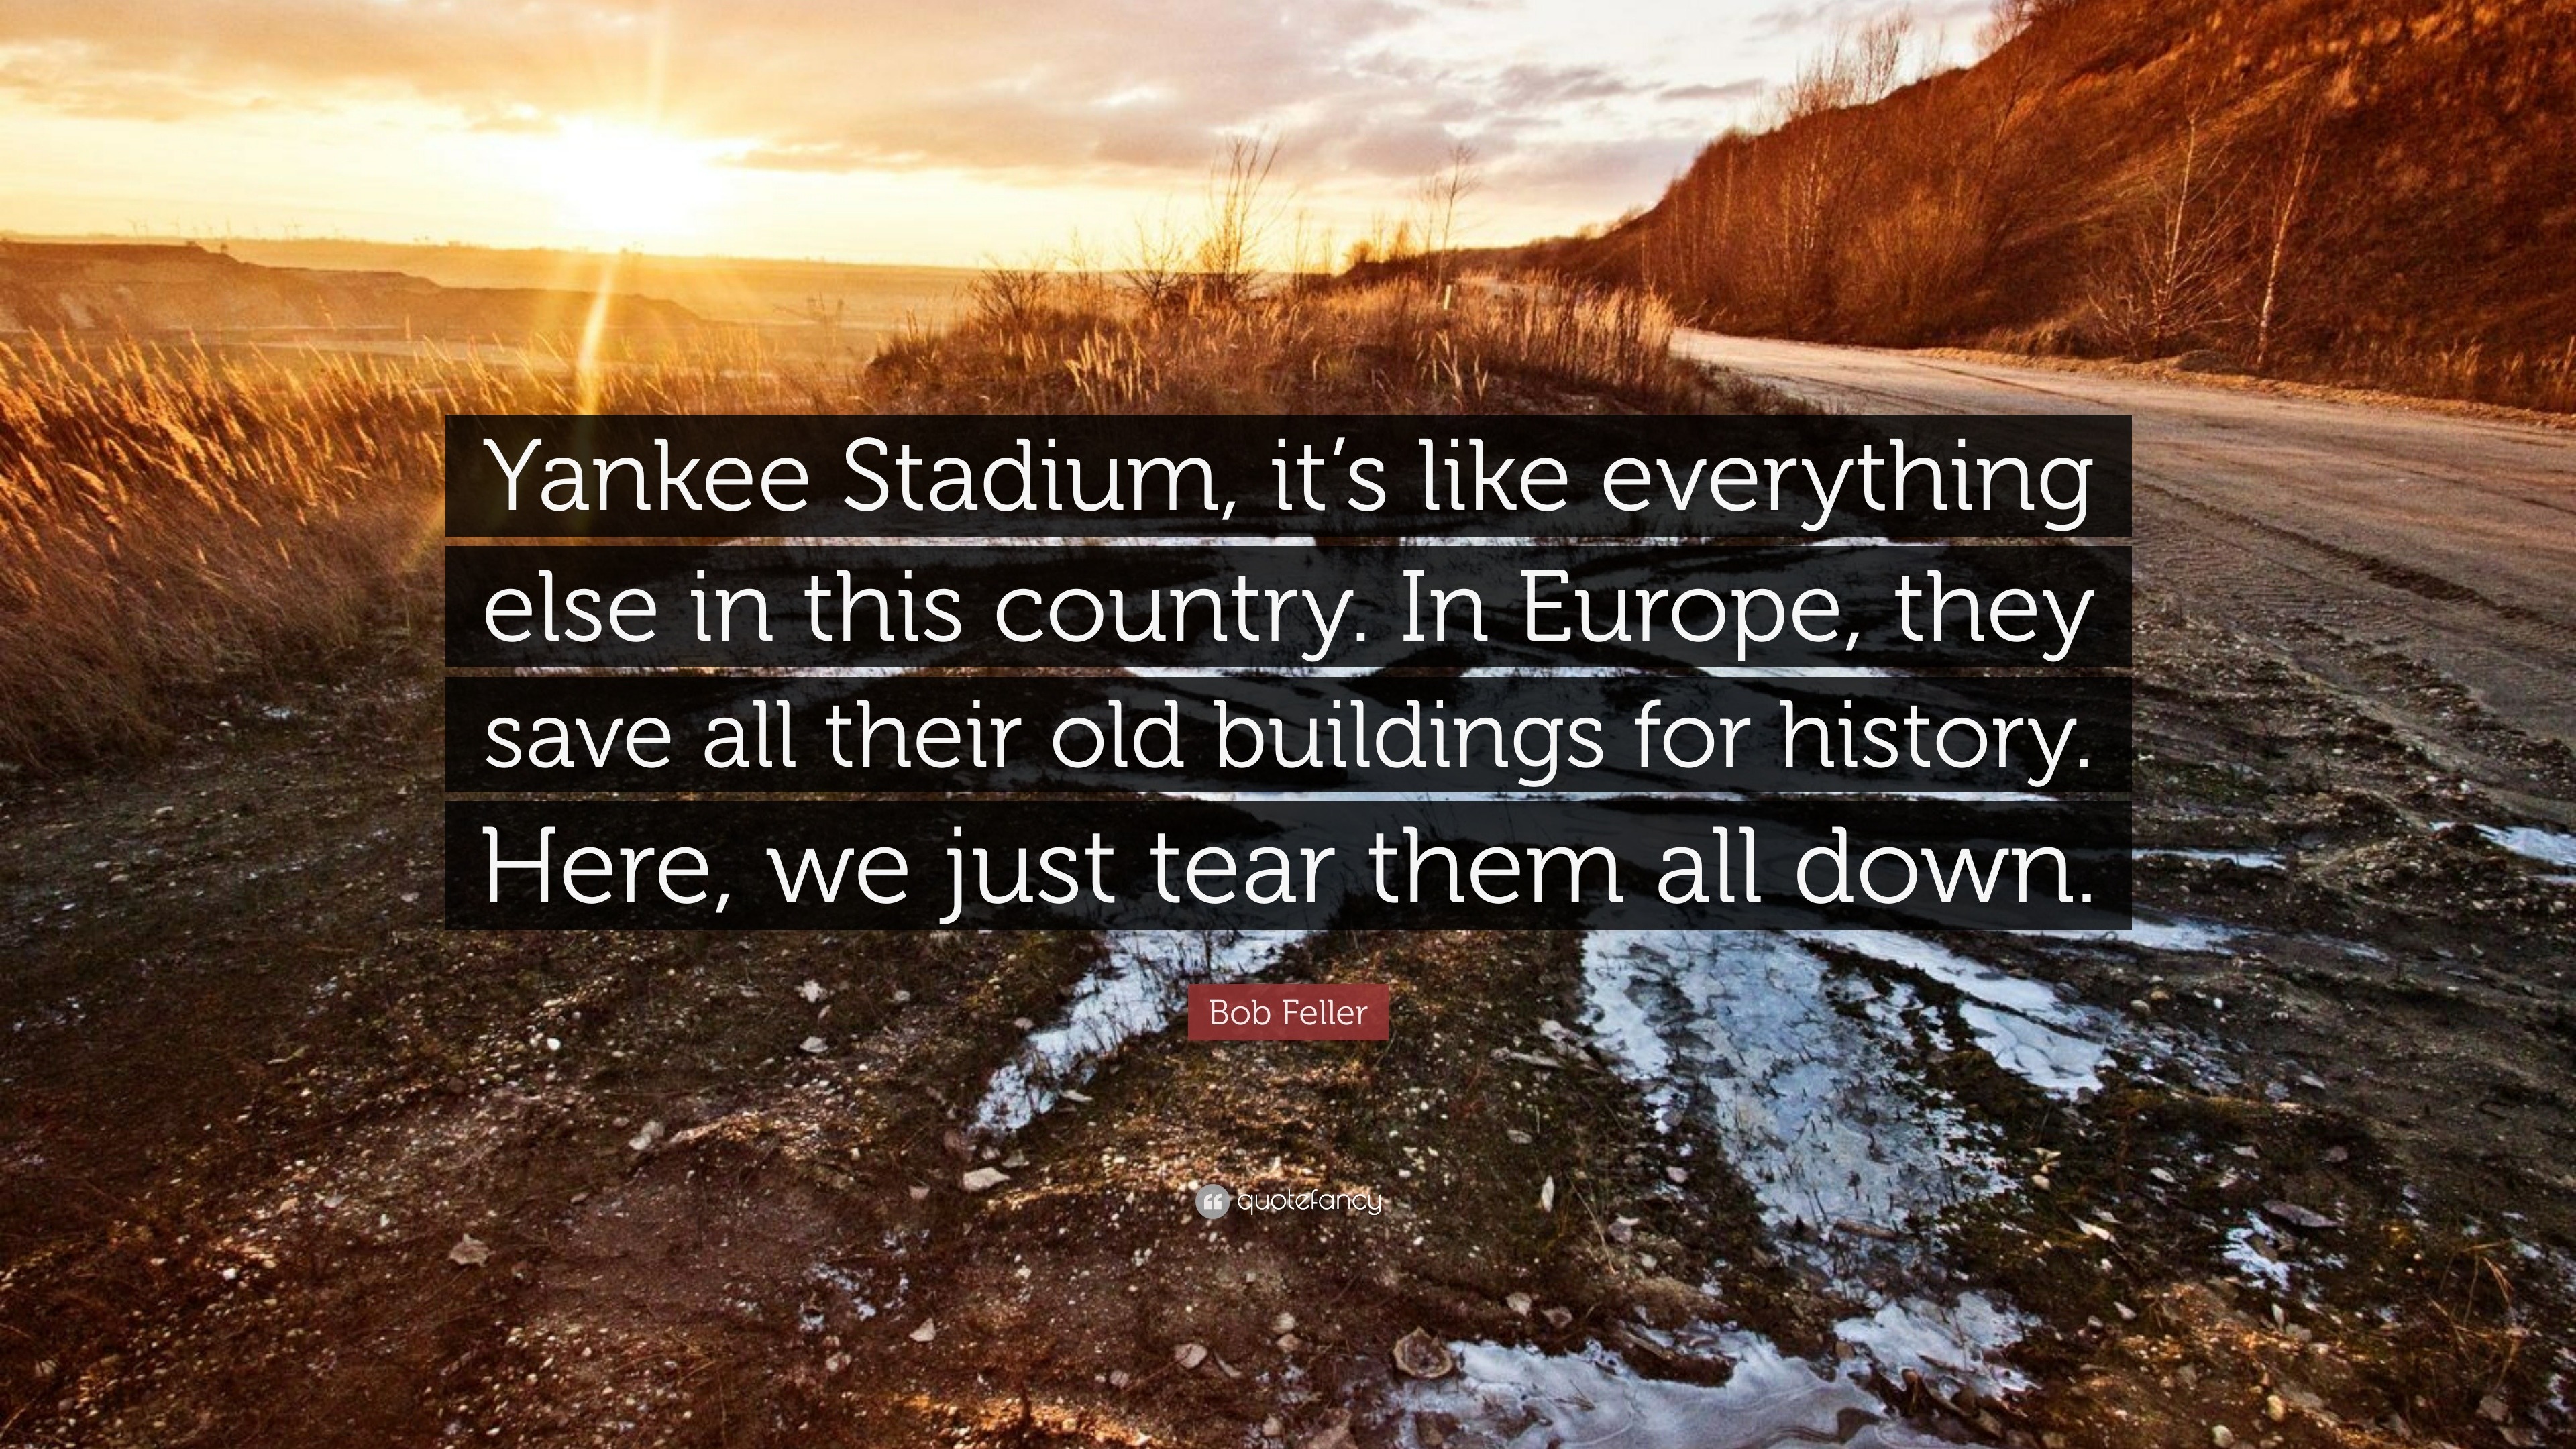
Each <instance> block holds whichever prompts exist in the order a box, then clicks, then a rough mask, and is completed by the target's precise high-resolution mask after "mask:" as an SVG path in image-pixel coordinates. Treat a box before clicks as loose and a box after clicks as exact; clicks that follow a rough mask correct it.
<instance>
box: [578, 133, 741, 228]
mask: <svg viewBox="0 0 2576 1449" xmlns="http://www.w3.org/2000/svg"><path fill="white" fill-rule="evenodd" d="M536 146H537V150H536V154H535V156H534V157H533V160H534V162H535V165H534V168H533V169H534V170H535V171H536V173H537V175H536V176H535V177H534V178H533V179H534V180H535V181H536V182H537V183H538V185H540V186H541V187H543V188H544V189H545V190H547V191H549V192H551V193H552V194H553V196H554V198H555V201H556V205H557V210H558V213H559V217H560V220H561V222H562V224H563V225H564V226H566V227H568V228H570V229H572V230H574V231H577V232H579V233H580V234H581V235H582V236H583V237H584V238H585V239H587V240H590V241H593V242H597V243H602V244H606V245H614V246H625V245H627V244H629V243H634V242H651V241H668V240H671V239H674V238H678V237H685V236H688V235H690V234H692V233H694V232H697V231H700V230H702V229H703V227H704V224H705V223H706V221H708V220H709V218H710V213H711V212H712V211H713V210H714V208H715V204H716V201H717V199H718V193H719V192H720V191H721V190H722V176H721V172H720V168H719V167H718V165H717V158H718V154H719V151H720V148H719V147H718V146H717V145H715V144H714V143H711V142H706V141H696V140H690V139H687V138H684V137H679V136H672V135H666V134H664V133H662V132H659V131H652V130H646V129H643V128H641V127H635V126H624V125H616V124H611V123H607V122H601V121H593V120H588V119H575V120H571V121H567V122H565V123H564V124H563V126H562V127H561V128H560V129H559V130H557V131H556V132H555V133H554V134H553V135H551V136H548V137H546V138H544V139H543V140H541V141H539V142H537V143H536Z"/></svg>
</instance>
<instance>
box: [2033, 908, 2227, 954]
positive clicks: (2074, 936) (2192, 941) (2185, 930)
mask: <svg viewBox="0 0 2576 1449" xmlns="http://www.w3.org/2000/svg"><path fill="white" fill-rule="evenodd" d="M2014 934H2016V935H2022V936H2039V937H2044V938H2046V939H2048V940H2052V941H2096V942H2101V943H2103V944H2106V945H2113V946H2135V947H2137V948H2138V949H2139V950H2141V951H2182V952H2188V953H2191V954H2194V955H2212V954H2215V953H2217V952H2221V951H2224V950H2226V949H2227V948H2228V946H2229V944H2230V943H2232V942H2234V941H2236V940H2238V939H2240V938H2242V937H2243V936H2244V934H2245V932H2244V931H2242V930H2240V929H2238V928H2237V927H2235V926H2229V925H2223V924H2221V923H2219V922H2217V921H2195V920H2189V919H2184V918H2179V917H2177V918H2175V919H2173V920H2157V919H2154V918H2151V917H2148V916H2145V915H2140V916H2138V917H2137V919H2136V923H2135V924H2133V925H2131V926H2130V927H2129V929H2127V930H2125V931H2017V932H2015V933H2014Z"/></svg>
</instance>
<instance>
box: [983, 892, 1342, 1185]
mask: <svg viewBox="0 0 2576 1449" xmlns="http://www.w3.org/2000/svg"><path fill="white" fill-rule="evenodd" d="M1303 939H1305V933H1304V932H1302V931H1111V932H1108V933H1107V937H1106V940H1105V942H1104V945H1105V946H1106V948H1107V952H1108V956H1107V959H1106V960H1105V961H1103V962H1102V964H1101V965H1100V966H1099V967H1097V968H1096V969H1094V970H1093V971H1092V973H1091V974H1090V975H1088V976H1085V977H1084V978H1082V980H1081V982H1080V983H1079V984H1077V985H1076V986H1075V987H1074V997H1073V1004H1072V1005H1071V1006H1070V1007H1068V1008H1066V1011H1065V1017H1064V1020H1062V1021H1060V1022H1058V1023H1056V1024H1055V1025H1052V1026H1048V1027H1044V1028H1041V1029H1040V1030H1038V1031H1036V1032H1033V1033H1031V1034H1030V1036H1029V1039H1028V1041H1027V1042H1026V1043H1025V1044H1024V1045H1022V1046H1021V1048H1020V1053H1019V1056H1018V1057H1017V1058H1016V1059H1014V1060H1013V1061H1011V1062H1010V1063H1009V1064H1008V1065H1006V1066H1004V1067H1003V1068H1002V1069H1001V1070H999V1071H997V1072H995V1073H993V1080H992V1082H991V1084H990V1085H989V1086H987V1087H986V1088H985V1090H984V1100H983V1102H982V1104H981V1105H979V1106H978V1107H977V1108H976V1109H975V1125H976V1126H977V1127H978V1128H979V1129H981V1130H983V1131H986V1132H991V1133H997V1134H1004V1135H1007V1134H1009V1133H1012V1132H1017V1131H1018V1130H1020V1129H1021V1128H1022V1127H1025V1126H1027V1125H1028V1124H1029V1123H1031V1122H1033V1121H1035V1120H1036V1119H1037V1118H1039V1117H1041V1116H1043V1115H1045V1114H1046V1113H1047V1112H1048V1111H1049V1110H1051V1109H1053V1108H1054V1106H1055V1105H1056V1103H1057V1102H1058V1101H1059V1100H1061V1099H1062V1095H1063V1090H1064V1088H1066V1087H1069V1086H1079V1085H1080V1084H1082V1083H1083V1082H1086V1081H1089V1080H1090V1079H1091V1074H1092V1072H1093V1071H1094V1070H1095V1069H1096V1068H1097V1067H1098V1066H1099V1065H1100V1062H1101V1060H1102V1059H1103V1058H1105V1057H1107V1056H1108V1055H1109V1054H1110V1053H1111V1052H1113V1051H1116V1050H1117V1049H1118V1048H1119V1047H1120V1046H1122V1045H1124V1044H1125V1043H1127V1042H1128V1041H1130V1040H1132V1039H1134V1038H1136V1037H1140V1036H1146V1035H1150V1034H1151V1033H1154V1032H1158V1031H1161V1030H1162V1029H1163V1028H1164V1027H1166V1026H1169V1025H1171V1023H1172V1020H1173V1018H1175V1017H1177V1016H1178V1015H1180V1013H1181V1010H1182V1008H1183V1007H1185V1006H1187V1005H1188V1004H1189V987H1190V983H1191V982H1193V981H1239V980H1242V979H1243V978H1245V977H1247V976H1253V975H1258V974H1259V973H1260V972H1261V971H1263V970H1264V969H1266V968H1268V966H1269V965H1270V963H1271V962H1273V961H1275V960H1277V959H1278V957H1279V953H1280V952H1282V951H1284V950H1286V949H1287V948H1288V947H1289V946H1291V945H1293V944H1295V943H1296V942H1298V941H1301V940H1303Z"/></svg>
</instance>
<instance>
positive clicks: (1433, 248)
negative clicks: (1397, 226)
mask: <svg viewBox="0 0 2576 1449" xmlns="http://www.w3.org/2000/svg"><path fill="white" fill-rule="evenodd" d="M1481 179H1482V176H1481V173H1480V172H1479V171H1478V169H1477V165H1476V147H1475V144H1474V143H1473V142H1469V141H1453V142H1451V143H1450V146H1449V159H1448V162H1447V163H1446V164H1445V165H1443V166H1442V167H1441V168H1440V169H1439V170H1438V171H1435V172H1433V173H1431V175H1429V176H1427V177H1424V178H1423V181H1422V196H1421V203H1422V239H1423V245H1424V246H1425V247H1427V248H1428V249H1429V250H1430V253H1431V265H1432V268H1433V271H1434V276H1433V280H1434V281H1436V282H1442V283H1445V282H1447V281H1448V280H1449V274H1450V255H1449V254H1450V253H1451V252H1452V251H1453V250H1455V249H1456V247H1457V244H1458V231H1459V224H1460V217H1461V215H1462V211H1463V208H1464V206H1465V204H1466V201H1467V198H1468V197H1469V196H1471V195H1473V194H1474V193H1475V191H1476V187H1477V185H1478V183H1479V181H1480V180H1481Z"/></svg>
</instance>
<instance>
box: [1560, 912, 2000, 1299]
mask: <svg viewBox="0 0 2576 1449" xmlns="http://www.w3.org/2000/svg"><path fill="white" fill-rule="evenodd" d="M1583 972H1584V992H1585V996H1586V1004H1585V1020H1586V1023H1587V1025H1589V1026H1590V1027H1591V1029H1592V1031H1593V1033H1594V1035H1595V1036H1596V1037H1597V1038H1598V1039H1599V1040H1600V1042H1601V1044H1602V1046H1603V1048H1604V1049H1605V1050H1606V1051H1607V1052H1608V1053H1609V1054H1610V1055H1611V1057H1612V1059H1613V1060H1614V1061H1615V1062H1616V1063H1617V1064H1618V1065H1619V1066H1620V1068H1621V1069H1622V1070H1623V1071H1625V1072H1626V1073H1627V1074H1628V1075H1630V1076H1631V1077H1633V1078H1635V1079H1636V1080H1637V1081H1638V1082H1639V1083H1640V1085H1641V1086H1642V1088H1643V1090H1644V1092H1645V1095H1646V1099H1647V1101H1648V1103H1649V1104H1650V1105H1651V1106H1652V1107H1653V1109H1654V1111H1655V1114H1656V1118H1657V1122H1656V1125H1657V1127H1658V1128H1659V1129H1662V1130H1667V1131H1669V1130H1670V1128H1671V1127H1672V1125H1673V1124H1674V1122H1676V1121H1678V1120H1679V1117H1680V1114H1682V1113H1685V1112H1688V1113H1691V1114H1693V1115H1695V1116H1697V1117H1699V1118H1701V1119H1702V1120H1704V1121H1706V1122H1707V1123H1708V1124H1709V1126H1710V1127H1711V1128H1713V1129H1714V1130H1715V1132H1716V1133H1717V1135H1718V1138H1719V1140H1720V1141H1721V1142H1723V1143H1724V1144H1725V1146H1726V1149H1727V1155H1728V1158H1729V1159H1730V1161H1731V1162H1732V1163H1733V1164H1734V1167H1735V1170H1736V1172H1737V1173H1738V1175H1740V1176H1741V1177H1742V1178H1743V1179H1744V1181H1745V1184H1746V1185H1747V1186H1748V1187H1750V1188H1751V1189H1752V1190H1753V1194H1754V1196H1755V1198H1756V1199H1757V1200H1758V1201H1759V1202H1760V1203H1761V1206H1762V1212H1763V1218H1764V1221H1765V1222H1766V1224H1767V1225H1768V1226H1769V1227H1770V1228H1771V1229H1772V1231H1773V1232H1774V1233H1775V1234H1779V1235H1781V1236H1782V1237H1783V1238H1784V1239H1787V1240H1789V1241H1791V1242H1796V1243H1809V1242H1812V1241H1814V1240H1817V1239H1820V1238H1832V1237H1834V1236H1836V1235H1835V1225H1836V1224H1837V1223H1859V1224H1863V1225H1866V1226H1868V1227H1870V1228H1873V1229H1877V1230H1881V1231H1896V1230H1899V1229H1902V1228H1904V1227H1905V1226H1906V1225H1907V1224H1908V1223H1910V1222H1914V1221H1916V1220H1918V1219H1921V1220H1926V1221H1928V1219H1929V1218H1930V1217H1931V1216H1932V1215H1934V1214H1937V1213H1938V1212H1939V1211H1940V1210H1941V1209H1943V1208H1945V1207H1948V1206H1950V1205H1951V1204H1953V1203H1957V1202H1961V1201H1965V1200H1967V1199H1970V1198H1974V1197H1981V1196H1984V1195H1986V1194H1988V1193H1990V1192H1993V1191H1994V1190H1995V1188H1996V1186H1997V1181H1998V1180H1997V1178H1996V1175H1995V1172H1994V1169H1993V1166H1992V1164H1991V1162H1990V1160H1989V1154H1988V1152H1987V1151H1986V1149H1985V1148H1984V1146H1983V1144H1982V1142H1981V1140H1980V1139H1981V1137H1982V1136H1983V1134H1981V1133H1980V1132H1978V1131H1977V1130H1976V1129H1974V1128H1973V1127H1972V1126H1971V1125H1970V1124H1969V1122H1968V1120H1967V1119H1966V1117H1965V1116H1964V1115H1963V1114H1962V1113H1961V1112H1960V1110H1959V1109H1958V1108H1957V1107H1955V1106H1953V1105H1951V1104H1949V1103H1948V1102H1947V1101H1945V1100H1943V1099H1942V1098H1941V1097H1940V1095H1939V1094H1938V1093H1936V1092H1933V1091H1932V1090H1930V1089H1928V1088H1926V1087H1924V1086H1923V1085H1922V1084H1921V1083H1920V1081H1919V1080H1917V1079H1916V1073H1915V1072H1914V1071H1913V1070H1912V1069H1911V1068H1910V1066H1909V1064H1910V1063H1911V1062H1913V1061H1915V1060H1916V1059H1918V1058H1919V1057H1920V1055H1921V1053H1922V1050H1923V1047H1924V1046H1925V1045H1926V1043H1923V1042H1921V1041H1919V1040H1918V1039H1917V1037H1916V1036H1915V1032H1914V1026H1913V1019H1914V1018H1916V1017H1919V1016H1920V1015H1921V1011H1920V1008H1921V1007H1922V1002H1921V1000H1920V998H1918V997H1917V996H1916V995H1915V994H1914V992H1912V991H1911V990H1909V989H1908V988H1906V987H1905V986H1904V985H1902V984H1901V983H1900V984H1897V985H1894V986H1891V987H1888V988H1885V989H1882V988H1880V987H1878V986H1876V985H1874V984H1872V983H1871V982H1869V981H1867V980H1865V979H1863V978H1861V977H1858V976H1856V975H1853V974H1852V973H1849V972H1838V971H1836V970H1834V968H1833V966H1832V965H1831V963H1829V962H1828V961H1826V960H1825V958H1824V957H1822V956H1820V955H1818V954H1816V953H1815V952H1814V951H1812V950H1810V949H1808V948H1807V947H1806V946H1805V945H1803V944H1801V943H1800V942H1798V941H1797V940H1795V939H1792V938H1791V937H1788V936H1785V935H1772V934H1759V933H1754V932H1672V931H1597V932H1594V933H1593V934H1592V935H1590V936H1589V937H1587V938H1586V939H1585V941H1584V951H1583ZM1930 1045H1933V1046H1936V1047H1937V1046H1938V1045H1941V1044H1940V1043H1931V1044H1930ZM1855 1236H1856V1235H1852V1234H1848V1233H1846V1234H1842V1235H1840V1237H1841V1239H1842V1240H1843V1242H1845V1243H1846V1244H1850V1243H1851V1240H1852V1239H1853V1238H1854V1237H1855ZM1823 1256H1824V1259H1825V1261H1824V1262H1823V1263H1821V1264H1820V1266H1823V1267H1826V1268H1827V1269H1828V1270H1829V1271H1831V1270H1834V1269H1837V1268H1839V1267H1847V1266H1853V1265H1851V1264H1847V1263H1843V1262H1838V1261H1837V1260H1838V1259H1841V1258H1844V1257H1845V1256H1846V1255H1845V1254H1843V1253H1839V1252H1835V1251H1833V1250H1831V1249H1830V1248H1828V1249H1826V1250H1824V1252H1823Z"/></svg>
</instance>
